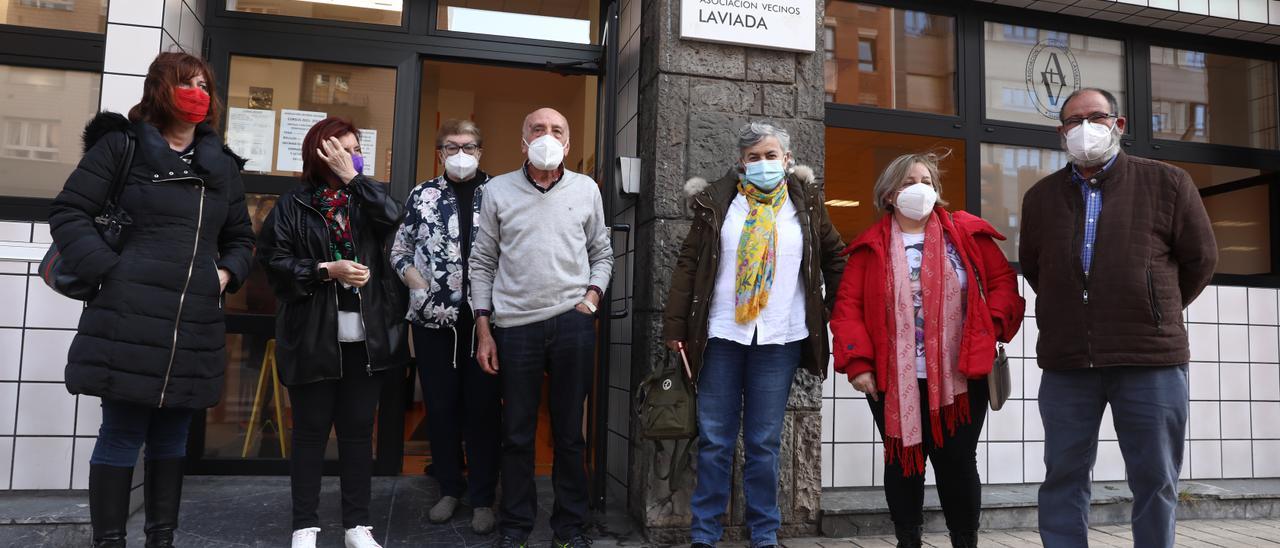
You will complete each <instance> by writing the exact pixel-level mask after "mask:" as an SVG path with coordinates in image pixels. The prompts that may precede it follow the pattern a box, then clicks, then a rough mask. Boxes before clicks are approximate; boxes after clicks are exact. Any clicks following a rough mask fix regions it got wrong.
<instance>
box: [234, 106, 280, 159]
mask: <svg viewBox="0 0 1280 548" xmlns="http://www.w3.org/2000/svg"><path fill="white" fill-rule="evenodd" d="M275 135H276V113H275V111H274V110H254V109H248V108H238V107H231V112H230V114H228V115H227V146H229V147H231V150H233V151H235V153H236V154H239V155H240V157H242V158H244V159H246V160H248V161H249V162H248V163H246V164H245V165H244V169H245V171H263V172H265V171H271V157H272V156H273V155H274V153H275V148H274V147H275V142H274V140H273V138H274V137H275Z"/></svg>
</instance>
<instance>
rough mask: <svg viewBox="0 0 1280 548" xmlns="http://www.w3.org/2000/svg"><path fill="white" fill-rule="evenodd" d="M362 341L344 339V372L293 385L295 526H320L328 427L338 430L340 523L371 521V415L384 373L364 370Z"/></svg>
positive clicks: (365, 359)
mask: <svg viewBox="0 0 1280 548" xmlns="http://www.w3.org/2000/svg"><path fill="white" fill-rule="evenodd" d="M368 362H369V357H368V353H367V352H366V351H365V346H364V343H362V342H359V343H342V378H341V379H339V380H336V381H320V382H313V383H309V384H303V385H298V386H291V387H289V399H290V400H291V401H292V404H293V458H292V459H290V461H289V472H290V475H291V479H292V482H291V483H292V490H293V528H294V529H295V530H296V529H303V528H307V527H319V526H320V517H319V516H318V515H317V512H316V510H317V508H318V507H319V505H320V477H321V476H322V475H323V472H324V453H325V447H326V446H327V445H328V444H329V431H330V429H333V430H335V431H336V432H337V435H338V460H339V464H340V466H341V469H342V475H341V478H342V526H343V527H344V528H346V529H350V528H352V527H355V526H357V525H372V522H370V520H369V496H370V495H369V489H370V487H369V484H370V479H371V477H372V475H373V419H374V416H375V413H376V411H377V409H378V397H379V395H380V393H381V392H382V378H383V374H382V373H380V372H376V371H375V372H374V373H373V374H372V375H371V374H369V373H368V372H366V371H365V364H367V363H368Z"/></svg>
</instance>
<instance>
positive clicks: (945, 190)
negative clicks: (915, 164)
mask: <svg viewBox="0 0 1280 548" xmlns="http://www.w3.org/2000/svg"><path fill="white" fill-rule="evenodd" d="M826 135H827V150H826V158H827V163H826V187H825V190H826V193H827V211H828V212H829V213H830V215H831V222H832V223H834V224H835V226H836V229H837V230H839V231H840V235H841V236H842V237H843V238H844V240H845V241H846V242H848V241H852V240H853V239H854V238H856V237H857V236H858V234H861V233H862V231H864V230H866V229H867V228H868V227H870V226H871V225H872V224H873V223H875V221H876V220H877V219H879V212H877V211H876V208H875V201H874V197H873V189H874V188H875V185H876V179H877V178H879V177H880V172H882V171H884V168H886V167H888V166H889V162H892V161H893V160H894V158H897V157H898V156H900V155H903V154H907V153H911V152H927V151H930V150H934V151H937V150H940V149H948V148H949V149H951V151H952V153H951V155H950V156H948V157H947V158H946V159H945V160H943V161H942V165H941V166H939V168H940V170H941V171H942V173H941V174H940V175H939V179H940V180H941V183H942V198H943V199H945V200H946V201H947V202H949V203H950V205H949V206H948V209H950V210H952V211H960V210H963V209H964V207H965V200H964V198H965V192H964V186H965V185H964V169H965V159H964V141H962V140H959V139H940V138H937V137H925V136H921V135H909V134H906V133H887V132H882V131H863V130H858V129H844V128H834V127H828V128H827V133H826Z"/></svg>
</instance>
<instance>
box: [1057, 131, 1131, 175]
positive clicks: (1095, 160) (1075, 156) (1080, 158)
mask: <svg viewBox="0 0 1280 548" xmlns="http://www.w3.org/2000/svg"><path fill="white" fill-rule="evenodd" d="M1117 133H1118V132H1117V131H1116V126H1107V125H1105V124H1095V123H1092V122H1090V121H1088V120H1085V121H1082V122H1080V125H1078V126H1076V127H1073V128H1071V129H1070V130H1068V131H1067V136H1066V144H1067V154H1069V155H1071V161H1072V162H1074V163H1075V164H1077V165H1081V166H1084V167H1093V166H1097V165H1101V164H1105V163H1107V162H1109V161H1111V158H1112V157H1113V156H1115V155H1116V153H1117V152H1119V150H1120V138H1119V135H1118V134H1117Z"/></svg>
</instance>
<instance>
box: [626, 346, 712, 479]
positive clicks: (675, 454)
mask: <svg viewBox="0 0 1280 548" xmlns="http://www.w3.org/2000/svg"><path fill="white" fill-rule="evenodd" d="M680 359H681V361H682V362H683V363H684V370H683V371H681V370H680V368H677V367H675V366H674V365H668V366H667V367H664V368H662V369H660V370H657V371H654V372H653V373H650V374H649V376H648V377H645V379H644V380H643V381H641V382H640V390H639V392H638V395H637V396H638V397H637V402H638V405H637V407H638V409H637V410H636V416H637V417H639V419H640V436H641V437H642V438H645V439H649V440H653V445H654V452H653V469H654V475H655V476H657V477H658V479H661V480H663V481H665V482H667V488H668V489H670V490H671V493H675V492H676V491H677V490H678V489H679V488H680V485H682V484H683V483H684V479H685V477H686V475H687V474H688V471H689V469H690V468H691V464H692V460H693V458H692V454H691V451H690V449H691V448H692V447H693V441H694V438H696V437H698V412H697V401H698V391H697V388H696V386H694V383H693V372H692V370H691V369H690V368H689V358H688V356H687V355H685V352H684V346H683V345H681V346H680ZM667 362H668V364H670V363H671V360H670V359H668V360H667ZM667 440H674V447H672V449H671V456H670V457H669V460H668V461H667V466H666V469H665V471H664V470H663V467H662V466H661V465H660V464H659V463H660V462H661V461H662V457H663V455H664V454H665V453H666V448H665V447H663V445H662V444H663V442H664V441H667Z"/></svg>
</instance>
